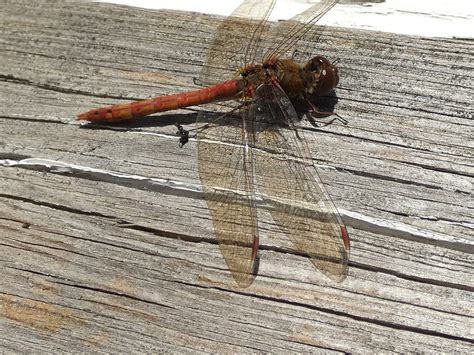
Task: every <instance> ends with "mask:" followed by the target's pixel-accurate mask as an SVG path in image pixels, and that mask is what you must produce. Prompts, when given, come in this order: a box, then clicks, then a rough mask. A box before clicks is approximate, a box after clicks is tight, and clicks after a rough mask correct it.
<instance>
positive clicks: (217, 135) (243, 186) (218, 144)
mask: <svg viewBox="0 0 474 355" xmlns="http://www.w3.org/2000/svg"><path fill="white" fill-rule="evenodd" d="M215 118H216V114H205V113H202V114H201V115H200V118H199V120H200V122H202V123H205V124H209V127H207V128H206V129H204V130H203V131H202V132H201V133H199V139H198V160H199V176H200V178H201V182H202V185H203V189H204V194H205V198H206V201H207V206H208V208H209V211H210V213H211V216H212V221H213V224H214V232H215V234H216V236H217V239H218V241H219V247H220V250H221V252H222V255H223V256H224V259H225V261H226V263H227V265H228V266H229V269H230V271H231V273H232V276H233V277H234V279H235V281H236V282H237V283H238V284H239V285H240V286H241V287H246V286H249V285H250V284H251V283H252V281H253V280H254V277H255V272H256V270H255V269H256V265H257V252H258V225H257V211H256V206H255V194H254V185H253V170H252V169H253V157H252V152H251V150H249V149H247V147H246V146H245V142H247V132H246V126H248V122H247V121H246V120H247V117H246V114H245V112H238V111H237V113H236V114H232V113H227V114H226V115H225V116H222V117H220V118H219V120H218V121H217V122H213V120H214V119H215Z"/></svg>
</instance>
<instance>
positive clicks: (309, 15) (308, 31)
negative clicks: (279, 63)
mask: <svg viewBox="0 0 474 355" xmlns="http://www.w3.org/2000/svg"><path fill="white" fill-rule="evenodd" d="M338 2H339V0H321V1H320V2H318V3H317V4H314V5H313V6H311V7H310V8H309V9H307V10H306V11H303V12H302V13H300V14H298V15H296V16H294V17H292V18H291V19H289V20H287V21H282V22H281V23H279V24H278V26H276V28H275V29H274V30H272V31H270V32H269V33H268V38H267V41H268V43H270V44H269V48H268V51H267V52H266V55H265V57H264V60H268V59H270V58H277V57H281V56H284V55H285V54H286V55H290V56H291V55H292V54H293V52H294V50H295V49H296V48H297V44H298V42H299V41H300V40H302V39H303V38H308V39H309V40H310V41H311V42H312V43H314V42H315V41H316V40H317V37H318V35H320V34H321V33H322V29H321V27H318V26H316V23H317V22H318V21H319V20H320V19H321V18H322V17H323V16H324V15H325V14H326V13H327V12H328V11H329V10H331V9H332V8H333V7H334V5H336V4H337V3H338Z"/></svg>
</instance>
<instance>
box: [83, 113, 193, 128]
mask: <svg viewBox="0 0 474 355" xmlns="http://www.w3.org/2000/svg"><path fill="white" fill-rule="evenodd" d="M196 118H197V113H182V114H176V113H174V114H159V115H155V116H146V117H145V116H144V117H136V118H134V119H133V120H127V121H119V122H88V123H87V124H84V125H82V126H81V129H111V130H127V129H136V128H145V127H167V126H175V124H176V123H177V124H181V125H189V124H193V123H195V122H196Z"/></svg>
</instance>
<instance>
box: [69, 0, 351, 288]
mask: <svg viewBox="0 0 474 355" xmlns="http://www.w3.org/2000/svg"><path fill="white" fill-rule="evenodd" d="M337 2H338V1H337V0H322V1H321V2H319V3H317V4H315V5H313V6H312V7H311V8H309V9H308V10H306V11H304V12H302V13H301V14H299V15H297V16H295V17H293V18H292V19H291V20H288V21H285V22H282V23H280V24H278V25H277V26H276V27H275V28H274V29H273V30H271V28H270V27H271V23H270V22H268V16H269V15H270V13H271V11H272V9H273V6H274V3H275V1H274V0H246V1H244V2H243V4H242V5H240V6H239V7H238V8H237V9H236V10H235V11H234V12H233V13H232V15H231V16H230V17H228V18H226V20H224V22H223V23H222V24H221V25H220V26H219V27H218V30H217V33H216V36H215V38H214V40H213V42H212V43H211V46H210V50H209V53H208V57H207V63H206V65H205V66H204V68H203V71H202V73H201V76H200V81H201V82H203V83H207V84H212V85H211V86H208V87H206V88H204V89H201V90H196V91H190V92H185V93H180V94H176V95H170V96H161V97H157V98H154V99H150V100H144V101H137V102H133V103H130V104H121V105H114V106H111V107H104V108H99V109H94V110H91V111H89V112H86V113H82V114H80V115H79V117H78V119H79V120H86V121H109V122H115V121H123V120H129V119H132V118H135V117H141V116H146V115H149V114H152V113H156V112H162V111H168V110H175V109H178V108H183V107H188V106H193V105H201V104H206V103H210V102H214V101H224V100H233V101H230V104H229V105H228V106H227V107H228V108H227V112H226V113H224V114H222V113H219V114H216V113H215V112H214V115H212V114H209V113H204V112H202V113H200V114H199V116H198V122H200V123H202V126H201V127H200V128H198V134H197V136H198V161H199V175H200V179H201V182H202V185H203V190H204V194H205V198H206V201H207V205H208V208H209V210H210V213H211V216H212V220H213V225H214V232H215V234H216V236H217V238H218V241H219V247H220V250H221V252H222V254H223V256H224V258H225V261H226V262H227V265H228V266H229V269H230V271H231V273H232V276H233V277H234V279H235V281H236V282H237V283H238V285H239V286H241V287H247V286H249V285H250V284H251V283H252V282H253V280H254V278H255V275H256V271H257V270H256V269H257V265H258V246H259V231H258V221H257V205H258V206H259V208H260V206H261V205H264V206H265V208H267V209H268V210H269V211H270V214H271V216H272V218H273V220H274V222H275V223H276V225H277V226H278V227H279V228H280V229H281V230H282V231H284V232H285V233H286V235H287V236H288V237H289V239H290V240H291V241H292V243H293V244H294V246H295V248H296V249H297V250H298V251H300V252H302V253H304V254H307V255H308V256H309V257H310V258H311V260H312V262H313V263H314V264H315V266H316V267H317V268H318V269H319V270H321V271H322V272H323V273H324V274H325V275H327V276H328V277H329V278H331V279H333V280H335V281H338V282H340V281H342V280H343V279H344V278H345V277H346V275H347V268H348V258H349V235H348V232H347V229H346V227H345V226H344V224H343V223H342V220H341V217H340V216H339V213H338V212H337V209H336V207H335V206H334V203H333V202H332V200H331V198H330V197H329V195H328V193H327V192H326V189H325V188H324V186H323V184H322V182H321V179H320V178H319V175H318V173H317V172H316V169H315V167H314V165H313V161H312V157H311V154H310V151H309V149H308V146H307V144H306V142H305V139H304V134H303V131H302V130H301V129H299V121H300V118H299V117H298V115H297V112H296V111H295V108H294V106H293V103H294V102H295V101H298V100H305V101H307V100H308V97H309V96H312V95H313V96H314V95H316V96H323V95H326V94H328V93H329V92H331V91H332V90H333V89H334V88H335V87H336V85H337V84H338V82H339V74H338V70H337V68H336V67H335V66H334V65H333V64H332V63H331V62H330V61H329V60H328V59H326V58H325V57H323V56H320V55H318V56H315V57H314V58H312V59H311V60H309V61H308V62H307V63H306V64H305V65H304V66H300V65H299V64H297V63H296V62H295V61H294V60H293V59H282V58H283V55H285V54H286V53H292V52H293V53H294V50H295V48H296V45H297V43H298V41H300V40H302V39H303V38H304V37H308V38H313V39H314V36H316V35H317V31H320V28H318V27H316V26H315V24H316V22H317V21H318V20H319V19H320V18H321V17H322V16H323V15H324V14H326V13H327V12H328V11H329V10H330V9H331V8H332V7H333V6H334V5H335V4H336V3H337ZM242 48H244V50H243V51H242V50H241V49H242ZM255 58H261V61H260V62H259V63H258V62H255ZM236 68H240V69H238V70H237V71H236ZM229 78H233V79H231V80H228V79H229ZM226 102H229V101H226ZM307 102H309V101H307ZM312 107H313V110H317V109H316V108H315V107H314V106H312ZM178 127H179V131H178V134H180V135H181V141H180V142H181V144H184V143H186V142H187V139H188V131H186V130H184V128H183V127H181V126H178ZM261 201H263V203H262V202H261Z"/></svg>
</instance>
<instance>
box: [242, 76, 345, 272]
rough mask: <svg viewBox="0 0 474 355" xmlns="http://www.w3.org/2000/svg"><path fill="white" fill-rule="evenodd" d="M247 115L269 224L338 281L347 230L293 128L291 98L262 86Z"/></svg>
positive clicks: (276, 89)
mask: <svg viewBox="0 0 474 355" xmlns="http://www.w3.org/2000/svg"><path fill="white" fill-rule="evenodd" d="M251 115H254V116H255V147H256V149H255V153H254V154H255V158H256V164H255V167H256V175H257V184H258V188H259V189H260V191H261V192H262V193H263V194H264V195H265V198H266V199H267V200H268V201H269V202H270V205H271V209H270V212H271V215H272V217H273V220H274V221H275V223H276V224H277V225H278V226H279V227H280V228H281V229H282V230H283V231H284V232H285V233H286V234H287V235H288V237H289V238H290V240H291V241H292V242H293V244H294V245H295V247H296V249H297V250H298V251H300V252H302V253H305V254H307V255H309V256H310V257H311V260H312V261H313V263H314V264H315V265H316V267H317V268H319V269H320V270H321V271H322V272H323V273H324V274H326V275H327V276H328V277H330V278H331V279H333V280H335V281H342V280H343V279H344V278H345V277H346V274H347V263H348V257H349V237H348V234H347V230H346V227H345V226H344V225H343V223H342V220H341V218H340V216H339V214H338V212H337V210H336V207H335V206H334V203H333V202H332V200H331V198H330V197H329V195H328V193H327V192H326V189H325V188H324V186H323V184H322V182H321V179H320V178H319V175H318V174H317V172H316V169H315V167H314V165H313V162H312V158H311V155H310V153H309V149H308V147H307V145H306V143H305V140H304V137H303V132H301V131H298V132H297V130H296V129H295V127H294V124H295V123H296V122H297V121H298V118H297V115H296V112H295V111H294V108H293V106H292V104H291V102H290V100H289V98H288V97H287V96H286V94H285V93H284V92H283V90H282V89H281V88H279V87H278V86H275V85H274V84H264V85H261V86H260V87H259V88H258V89H257V92H256V96H255V98H254V102H253V105H252V109H251ZM292 126H293V127H292Z"/></svg>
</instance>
